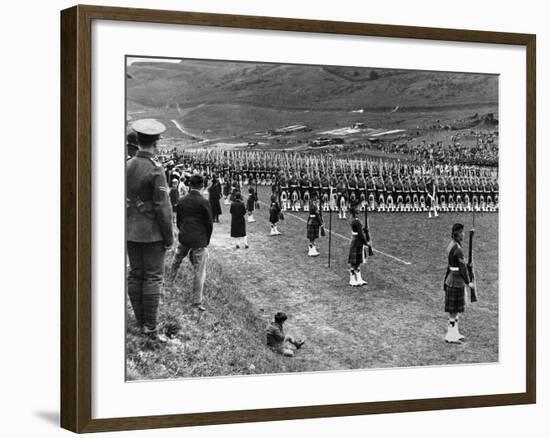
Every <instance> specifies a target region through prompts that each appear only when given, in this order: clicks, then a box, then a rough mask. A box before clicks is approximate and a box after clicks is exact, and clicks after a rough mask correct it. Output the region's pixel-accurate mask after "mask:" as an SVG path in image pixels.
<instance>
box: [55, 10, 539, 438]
mask: <svg viewBox="0 0 550 438" xmlns="http://www.w3.org/2000/svg"><path fill="white" fill-rule="evenodd" d="M94 20H111V21H128V22H144V23H163V24H174V25H178V24H186V25H194V26H215V27H226V28H245V29H261V30H282V31H295V32H315V33H327V34H348V35H356V36H371V37H387V38H410V39H425V40H439V41H453V42H476V43H490V44H503V45H517V46H524V47H525V48H526V59H527V63H526V65H525V69H526V78H527V90H526V95H525V99H526V108H527V114H526V120H527V126H526V134H527V137H526V148H527V149H526V164H527V169H526V171H527V180H526V185H527V192H526V205H527V209H526V212H525V214H526V231H527V233H526V248H525V252H526V267H525V269H526V310H527V318H526V321H525V324H526V339H525V342H526V358H525V364H526V382H525V384H526V391H525V392H521V393H509V394H497V395H490V394H488V395H482V396H466V397H447V398H432V399H416V400H397V401H383V402H365V403H346V404H337V405H320V406H319V405H317V406H300V407H285V408H275V409H251V410H240V411H224V412H206V413H193V414H180V415H160V416H139V417H127V418H102V419H93V418H92V287H91V282H92V269H91V266H92V256H91V247H92V231H91V230H92V212H91V209H92V188H91V180H92V154H91V141H92V140H91V138H92V113H91V111H92V110H91V108H92V90H91V70H92V50H91V43H92V22H93V21H94ZM535 58H536V37H535V35H530V34H518V33H501V32H486V31H472V30H456V29H439V28H424V27H410V26H395V25H380V24H364V23H348V22H331V21H316V20H301V19H288V18H274V17H256V16H236V15H224V14H209V13H195V12H174V11H161V10H144V9H127V8H110V7H98V6H75V7H72V8H70V9H66V10H64V11H62V12H61V426H62V427H63V428H66V429H69V430H71V431H74V432H79V433H80V432H98V431H115V430H128V429H149V428H163V427H177V426H194V425H213V424H224V423H240V422H257V421H274V420H289V419H304V418H317V417H335V416H351V415H365V414H378V413H396V412H410V411H424V410H437V409H456V408H471V407H483V406H498V405H515V404H529V403H535V401H536V312H535V310H536V284H535V278H536V275H535V274H536V241H535V239H536V234H535V230H536V152H535V138H536V125H535V123H536V122H535V120H536V117H535V111H536V100H535V99H536V98H535V95H536V94H535V91H536V78H535Z"/></svg>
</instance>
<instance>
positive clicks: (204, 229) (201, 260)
mask: <svg viewBox="0 0 550 438" xmlns="http://www.w3.org/2000/svg"><path fill="white" fill-rule="evenodd" d="M203 182H204V180H203V177H202V176H201V175H199V174H194V175H192V176H191V178H190V180H189V184H190V190H189V194H188V195H187V196H184V197H183V198H181V199H180V200H179V202H178V206H177V209H176V225H177V227H178V230H179V236H178V240H179V245H178V249H177V250H176V255H175V256H174V261H173V263H172V268H171V271H170V277H169V281H170V282H173V281H174V280H175V279H176V274H177V272H178V268H179V266H180V265H181V262H182V261H183V259H184V258H185V257H186V256H187V255H188V254H189V260H190V262H191V264H192V265H193V271H194V272H193V303H192V305H193V306H194V307H196V308H197V309H198V310H200V311H204V310H206V309H205V307H204V306H203V304H202V301H203V289H204V280H205V278H206V262H207V260H208V245H209V244H210V237H211V236H212V211H211V210H210V203H209V202H208V201H207V200H206V199H205V198H204V197H203V196H202V195H201V193H200V191H201V189H202V187H203Z"/></svg>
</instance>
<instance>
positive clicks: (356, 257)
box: [348, 244, 363, 267]
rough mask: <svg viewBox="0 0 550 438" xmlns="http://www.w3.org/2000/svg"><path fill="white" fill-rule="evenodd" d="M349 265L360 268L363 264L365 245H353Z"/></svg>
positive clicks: (350, 250)
mask: <svg viewBox="0 0 550 438" xmlns="http://www.w3.org/2000/svg"><path fill="white" fill-rule="evenodd" d="M348 263H349V264H350V265H351V266H354V267H355V266H359V265H360V264H361V263H363V245H354V244H352V245H351V246H350V248H349V256H348Z"/></svg>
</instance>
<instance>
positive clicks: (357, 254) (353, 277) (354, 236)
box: [348, 205, 370, 286]
mask: <svg viewBox="0 0 550 438" xmlns="http://www.w3.org/2000/svg"><path fill="white" fill-rule="evenodd" d="M350 214H351V222H350V225H351V244H350V247H349V255H348V263H349V284H350V286H365V285H366V284H367V282H366V281H364V280H363V279H362V278H361V264H362V263H364V262H365V259H366V256H365V248H366V247H367V246H368V245H370V242H369V241H367V237H366V236H365V233H364V231H363V225H362V224H361V221H360V220H359V219H358V218H357V206H355V205H354V206H352V207H351V208H350Z"/></svg>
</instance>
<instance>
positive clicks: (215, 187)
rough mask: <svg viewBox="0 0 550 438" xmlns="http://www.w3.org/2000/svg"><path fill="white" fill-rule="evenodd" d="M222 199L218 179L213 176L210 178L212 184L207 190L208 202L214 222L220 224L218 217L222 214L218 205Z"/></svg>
mask: <svg viewBox="0 0 550 438" xmlns="http://www.w3.org/2000/svg"><path fill="white" fill-rule="evenodd" d="M221 197H222V186H221V184H220V181H219V180H218V177H217V176H216V175H214V176H213V177H212V184H211V185H210V187H209V188H208V200H209V201H210V208H211V209H212V217H213V218H214V222H220V215H221V214H222V207H221V205H220V198H221Z"/></svg>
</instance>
